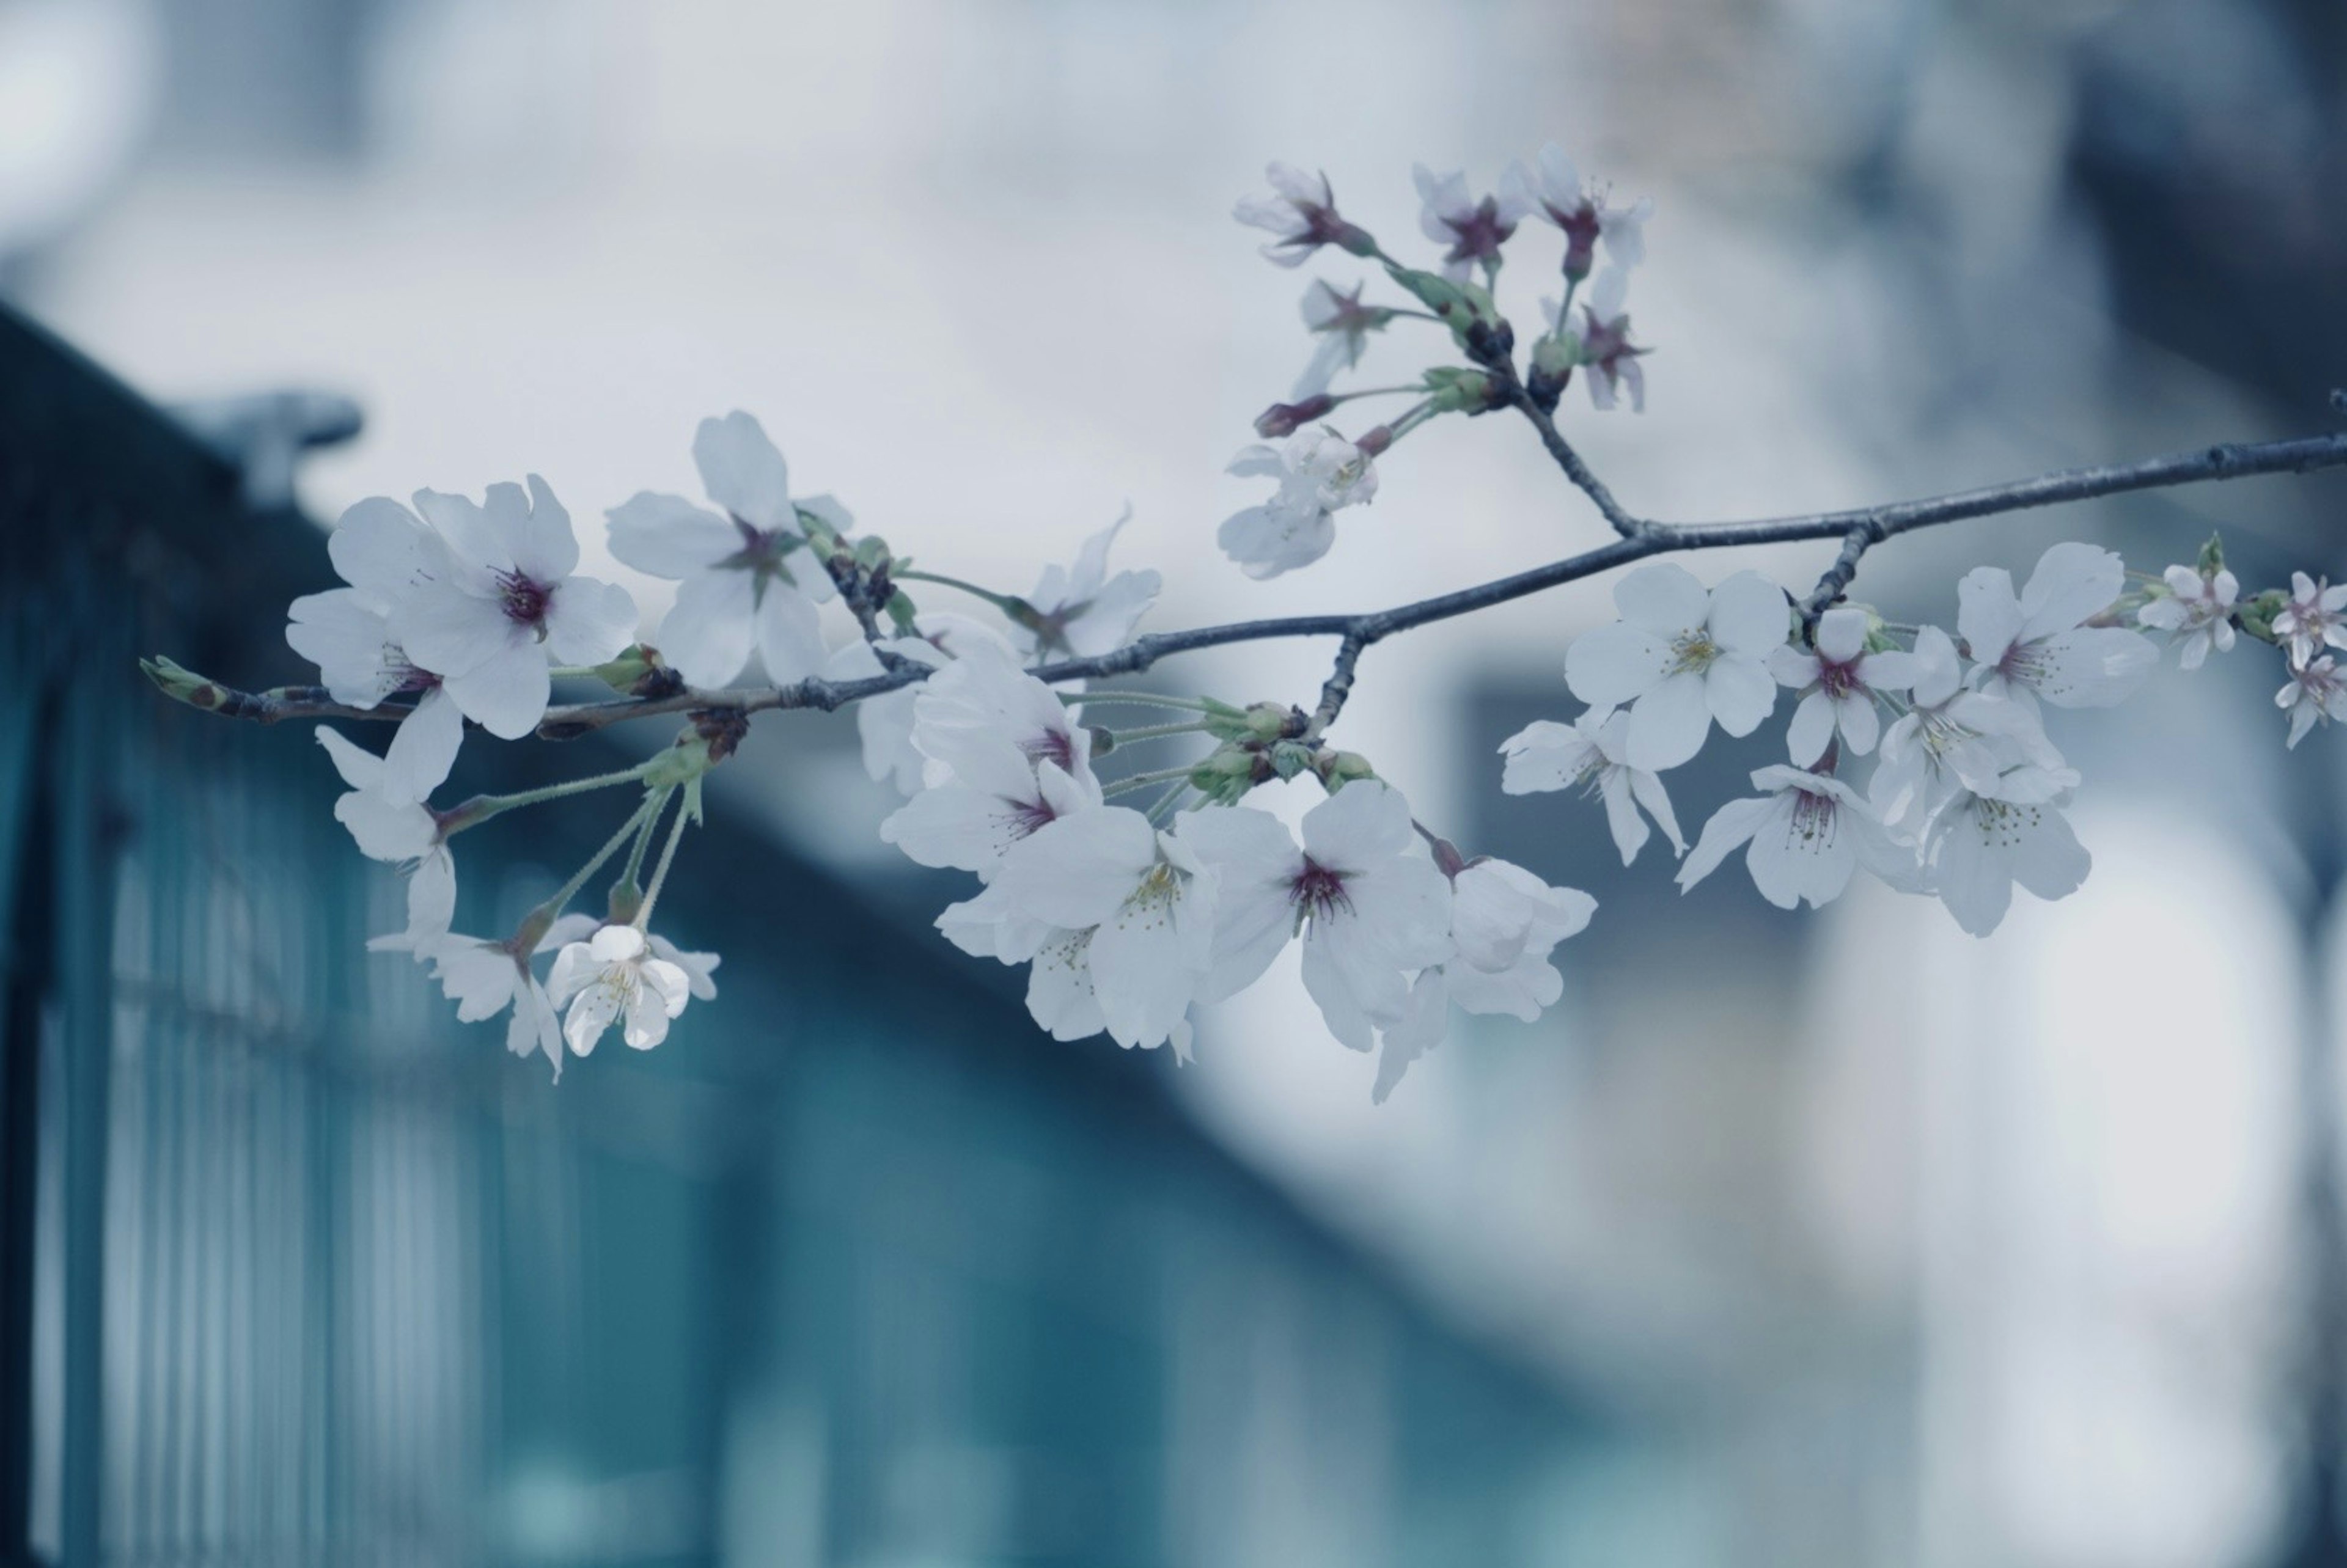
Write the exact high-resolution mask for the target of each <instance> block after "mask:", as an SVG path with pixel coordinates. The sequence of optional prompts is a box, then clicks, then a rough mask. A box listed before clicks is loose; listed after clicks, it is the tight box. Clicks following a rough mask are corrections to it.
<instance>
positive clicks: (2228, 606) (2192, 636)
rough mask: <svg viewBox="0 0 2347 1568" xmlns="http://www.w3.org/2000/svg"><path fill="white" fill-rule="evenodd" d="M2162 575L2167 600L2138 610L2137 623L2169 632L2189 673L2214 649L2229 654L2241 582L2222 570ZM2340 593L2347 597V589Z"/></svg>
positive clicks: (2178, 570) (2182, 568)
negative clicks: (2236, 601) (2165, 584)
mask: <svg viewBox="0 0 2347 1568" xmlns="http://www.w3.org/2000/svg"><path fill="white" fill-rule="evenodd" d="M2162 575H2163V576H2164V578H2165V579H2166V580H2167V583H2168V594H2167V597H2165V598H2162V599H2155V600H2152V601H2151V602H2150V603H2148V604H2147V605H2145V606H2144V607H2143V608H2142V609H2141V610H2137V611H2136V612H2135V618H2136V620H2137V623H2138V624H2139V625H2143V626H2148V627H2150V628H2152V629H2153V630H2156V631H2165V632H2167V633H2168V641H2170V642H2171V643H2174V644H2176V645H2177V646H2178V647H2179V648H2181V649H2182V650H2183V651H2182V653H2181V654H2179V655H2178V663H2180V664H2181V665H2182V666H2183V667H2184V668H2185V669H2187V670H2198V669H2199V668H2200V666H2201V664H2202V663H2203V662H2204V661H2207V659H2208V657H2209V650H2210V649H2212V648H2213V649H2215V650H2216V651H2218V652H2219V653H2230V652H2231V651H2233V601H2234V600H2237V599H2239V597H2240V594H2241V583H2240V579H2239V578H2236V577H2235V576H2234V575H2233V574H2232V573H2231V572H2229V571H2227V570H2226V569H2224V568H2222V567H2219V568H2218V569H2216V570H2215V571H2213V572H2208V573H2203V572H2201V571H2199V570H2198V569H2196V568H2193V567H2188V566H2172V567H2169V568H2168V570H2167V571H2166V572H2165V573H2164V574H2162ZM2341 591H2342V593H2347V589H2342V590H2341ZM2277 619H2279V618H2277ZM2277 630H2279V628H2277ZM2282 635H2284V636H2288V635H2289V634H2288V633H2287V632H2283V633H2282Z"/></svg>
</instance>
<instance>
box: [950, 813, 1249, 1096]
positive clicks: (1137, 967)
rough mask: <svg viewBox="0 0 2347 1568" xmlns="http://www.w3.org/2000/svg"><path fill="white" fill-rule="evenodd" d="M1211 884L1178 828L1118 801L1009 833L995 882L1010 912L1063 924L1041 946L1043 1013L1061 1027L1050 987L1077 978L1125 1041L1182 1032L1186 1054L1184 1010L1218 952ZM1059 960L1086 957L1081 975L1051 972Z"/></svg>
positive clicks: (1104, 1023)
mask: <svg viewBox="0 0 2347 1568" xmlns="http://www.w3.org/2000/svg"><path fill="white" fill-rule="evenodd" d="M1215 886H1216V884H1215V877H1214V874H1213V873H1212V872H1210V871H1208V870H1207V869H1206V867H1205V866H1204V864H1202V863H1201V862H1200V861H1199V859H1198V857H1197V856H1195V855H1194V854H1193V853H1192V851H1191V849H1190V846H1189V845H1186V844H1184V843H1183V842H1182V839H1181V837H1180V835H1179V834H1177V833H1163V832H1160V831H1159V830H1158V829H1157V828H1155V827H1154V826H1153V825H1151V824H1150V821H1149V819H1148V818H1147V817H1146V816H1143V815H1142V814H1141V813H1139V812H1137V811H1134V810H1132V809H1131V808H1129V807H1126V806H1118V805H1110V806H1102V807H1099V808H1097V809H1094V810H1091V811H1079V812H1076V813H1074V814H1072V815H1068V816H1063V817H1061V818H1060V819H1058V820H1057V821H1054V822H1051V823H1048V824H1046V825H1043V826H1042V827H1040V828H1038V829H1037V830H1036V831H1035V832H1034V833H1033V834H1031V835H1029V836H1028V837H1026V838H1024V839H1022V840H1020V842H1019V843H1017V844H1014V845H1011V846H1010V849H1009V850H1008V851H1006V852H1005V853H1004V855H1003V857H1002V866H1001V869H1000V871H999V873H998V874H997V875H996V876H995V879H994V882H993V884H992V885H991V886H990V887H989V893H991V894H992V895H993V896H994V897H995V898H996V899H997V900H999V904H1000V906H1001V907H1002V908H1003V909H1004V911H1005V912H1006V913H1008V914H1010V915H1013V916H1024V917H1027V918H1028V919H1030V920H1032V921H1034V922H1037V923H1038V924H1040V926H1043V927H1050V928H1051V930H1052V931H1053V932H1055V933H1064V934H1066V939H1062V940H1060V941H1058V942H1056V943H1055V942H1054V941H1053V940H1051V939H1049V938H1047V939H1046V940H1045V942H1044V943H1043V945H1042V947H1041V948H1040V949H1039V950H1038V952H1037V955H1036V957H1035V959H1034V964H1035V969H1034V970H1033V971H1032V972H1030V982H1029V983H1030V1010H1033V1011H1034V1013H1035V1016H1036V1021H1038V1022H1039V1023H1042V1024H1043V1025H1044V1026H1045V1027H1046V1028H1047V1029H1051V1028H1052V1027H1053V1024H1054V1023H1055V1022H1057V1023H1058V1024H1060V1025H1061V1027H1065V1026H1066V1025H1067V1023H1068V1022H1069V1020H1068V1018H1067V1016H1066V1014H1065V1011H1064V1009H1055V1008H1054V1007H1053V1006H1052V1005H1051V1004H1052V994H1051V993H1052V991H1053V989H1054V988H1070V987H1076V986H1081V988H1082V989H1084V990H1085V991H1087V992H1089V994H1090V997H1091V1008H1092V1009H1096V1010H1097V1012H1098V1014H1099V1016H1100V1019H1101V1027H1102V1028H1105V1029H1106V1030H1108V1033H1109V1036H1110V1038H1111V1039H1112V1040H1115V1041H1116V1042H1117V1044H1119V1045H1121V1046H1123V1047H1125V1048H1127V1049H1128V1050H1130V1049H1132V1048H1133V1047H1136V1046H1138V1047H1141V1048H1143V1049H1151V1048H1154V1047H1156V1046H1160V1045H1163V1044H1164V1043H1166V1041H1168V1040H1177V1053H1178V1054H1186V1043H1185V1042H1186V1035H1185V1033H1184V1018H1185V1016H1186V1015H1187V1013H1188V1011H1189V1008H1190V1003H1191V1001H1192V999H1194V997H1195V996H1196V995H1197V992H1198V988H1199V987H1200V985H1201V984H1203V983H1204V980H1205V978H1206V973H1207V969H1208V966H1209V964H1210V962H1211V960H1212V958H1213V956H1214V894H1215ZM1078 935H1081V938H1082V940H1081V942H1080V943H1079V942H1077V941H1075V940H1074V939H1073V938H1075V937H1076V936H1078ZM1054 965H1058V966H1080V967H1081V970H1082V974H1081V979H1079V977H1077V976H1076V975H1075V974H1073V973H1064V974H1061V973H1051V972H1047V971H1050V970H1051V968H1052V967H1053V966H1054ZM1047 1015H1050V1016H1048V1017H1047ZM1053 1032H1054V1033H1058V1030H1057V1029H1054V1030H1053ZM1061 1038H1067V1037H1065V1036H1064V1035H1063V1036H1061Z"/></svg>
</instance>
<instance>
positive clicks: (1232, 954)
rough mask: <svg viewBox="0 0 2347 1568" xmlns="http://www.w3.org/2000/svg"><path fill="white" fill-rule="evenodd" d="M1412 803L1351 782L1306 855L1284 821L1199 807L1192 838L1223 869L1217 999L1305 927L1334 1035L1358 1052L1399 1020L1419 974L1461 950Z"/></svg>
mask: <svg viewBox="0 0 2347 1568" xmlns="http://www.w3.org/2000/svg"><path fill="white" fill-rule="evenodd" d="M1413 834H1414V830H1413V828H1412V826H1411V825H1410V816H1409V802H1408V801H1406V800H1404V799H1403V798H1402V795H1401V792H1399V790H1396V789H1393V788H1391V787H1389V785H1387V784H1383V783H1381V782H1379V781H1378V780H1375V779H1364V780H1360V781H1358V782H1356V783H1353V784H1347V785H1346V786H1345V787H1344V788H1342V789H1340V790H1338V791H1337V793H1336V794H1333V795H1330V796H1329V797H1328V798H1327V800H1325V801H1322V802H1321V803H1320V804H1318V805H1316V806H1314V807H1313V808H1312V809H1311V810H1310V811H1309V812H1307V813H1306V814H1305V817H1304V845H1303V847H1302V848H1301V849H1300V850H1299V849H1298V848H1297V847H1296V841H1295V840H1294V839H1292V838H1290V837H1289V836H1288V835H1287V829H1286V827H1285V826H1283V825H1281V824H1280V822H1279V820H1278V819H1277V818H1276V817H1274V816H1272V815H1268V814H1267V813H1265V812H1260V811H1255V810H1254V809H1252V808H1250V807H1246V806H1227V807H1218V808H1214V809H1210V810H1204V811H1198V812H1194V813H1192V814H1190V815H1188V816H1186V817H1185V818H1184V821H1183V824H1182V828H1181V837H1182V839H1183V841H1184V843H1186V844H1188V845H1190V847H1191V848H1192V849H1193V850H1194V851H1195V852H1196V854H1197V856H1198V857H1199V858H1200V859H1201V860H1203V861H1204V863H1205V864H1206V865H1208V866H1212V867H1214V870H1215V871H1216V872H1217V873H1219V875H1220V878H1221V886H1220V890H1219V893H1218V895H1217V897H1218V906H1217V917H1216V921H1215V930H1214V965H1213V968H1212V969H1211V970H1210V972H1209V973H1208V975H1207V977H1206V979H1205V981H1204V984H1203V985H1202V986H1201V988H1200V990H1199V997H1198V999H1199V1000H1201V1001H1216V1000H1219V999H1222V998H1224V997H1227V996H1232V995H1235V994H1236V993H1237V992H1239V991H1241V990H1244V989H1246V987H1248V986H1250V985H1252V984H1254V983H1255V980H1256V979H1258V978H1259V977H1260V976H1261V975H1262V974H1263V972H1264V970H1265V969H1266V968H1269V967H1270V964H1271V961H1272V959H1273V958H1276V957H1277V956H1278V953H1279V950H1280V948H1284V947H1286V945H1287V941H1288V939H1289V938H1291V937H1293V936H1294V935H1295V934H1296V930H1297V927H1299V925H1300V926H1301V927H1302V928H1303V931H1304V988H1305V989H1306V990H1307V991H1308V992H1310V993H1311V996H1312V999H1313V1000H1314V1001H1315V1002H1316V1003H1317V1004H1318V1005H1319V1008H1320V1016H1321V1017H1322V1018H1323V1019H1325V1020H1327V1025H1328V1029H1329V1032H1330V1033H1332V1034H1334V1035H1335V1036H1336V1037H1337V1040H1340V1041H1341V1042H1343V1043H1344V1044H1345V1045H1346V1046H1348V1047H1349V1048H1350V1049H1352V1050H1370V1049H1371V1048H1372V1047H1374V1046H1375V1045H1376V1043H1377V1030H1378V1027H1379V1026H1380V1025H1385V1024H1390V1023H1392V1022H1393V1021H1395V1020H1397V1019H1399V1017H1400V1015H1401V1010H1402V1008H1403V1005H1404V1003H1405V1002H1406V1001H1407V999H1408V997H1409V977H1410V975H1411V974H1412V973H1413V972H1414V971H1416V970H1419V969H1423V968H1428V967H1429V966H1430V965H1434V964H1439V963H1441V962H1442V961H1443V960H1444V959H1446V958H1449V957H1450V951H1451V948H1450V886H1449V884H1448V883H1447V882H1446V881H1445V880H1444V878H1443V876H1442V873H1441V872H1440V871H1438V870H1436V869H1435V866H1434V863H1433V862H1432V861H1431V860H1430V859H1428V858H1427V857H1426V856H1423V855H1421V854H1416V853H1413V850H1414V848H1415V840H1414V836H1413Z"/></svg>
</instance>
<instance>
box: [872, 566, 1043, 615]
mask: <svg viewBox="0 0 2347 1568" xmlns="http://www.w3.org/2000/svg"><path fill="white" fill-rule="evenodd" d="M888 575H889V579H890V580H892V581H895V582H933V583H936V584H937V585H938V587H940V588H952V589H960V590H961V591H962V592H964V593H967V594H969V595H972V596H973V597H975V598H979V599H982V600H986V602H987V603H989V604H990V605H992V606H994V608H995V609H997V610H1000V611H1002V613H1003V614H1005V615H1009V616H1013V617H1016V616H1017V615H1018V614H1019V612H1020V611H1021V610H1027V611H1029V612H1030V613H1031V612H1032V607H1031V606H1030V605H1029V604H1028V602H1027V601H1026V600H1023V599H1019V598H1017V597H1015V596H1013V595H1011V594H1007V593H997V592H995V591H994V590H993V589H990V588H980V587H979V586H978V584H976V583H974V582H965V581H963V580H962V579H960V578H958V577H948V576H946V574H945V573H943V572H941V571H915V570H913V569H911V568H909V567H908V568H906V569H903V570H900V571H892V572H890V573H889V574H888Z"/></svg>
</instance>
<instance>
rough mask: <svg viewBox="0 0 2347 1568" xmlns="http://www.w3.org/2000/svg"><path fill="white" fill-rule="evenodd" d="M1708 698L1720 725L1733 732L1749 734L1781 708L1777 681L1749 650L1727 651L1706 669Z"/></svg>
mask: <svg viewBox="0 0 2347 1568" xmlns="http://www.w3.org/2000/svg"><path fill="white" fill-rule="evenodd" d="M1703 693H1704V701H1705V702H1706V703H1707V704H1708V705H1709V706H1710V709H1711V716H1712V717H1713V718H1715V719H1717V720H1718V721H1719V727H1720V728H1721V729H1723V730H1725V731H1727V733H1729V734H1731V735H1736V736H1738V737H1741V736H1744V735H1748V734H1750V733H1752V732H1753V731H1755V730H1757V729H1758V728H1759V727H1760V724H1761V722H1762V721H1763V720H1765V719H1767V718H1768V715H1769V714H1771V713H1773V712H1776V711H1777V682H1776V681H1775V680H1774V679H1772V678H1771V677H1770V676H1769V674H1768V670H1767V669H1766V668H1765V667H1764V666H1763V665H1762V664H1761V662H1760V661H1759V660H1758V659H1757V658H1755V657H1753V656H1752V655H1751V654H1748V653H1727V654H1723V655H1722V656H1721V657H1720V658H1719V659H1718V660H1717V661H1715V662H1714V663H1713V664H1712V667H1711V668H1710V669H1708V670H1706V671H1704V672H1703Z"/></svg>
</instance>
